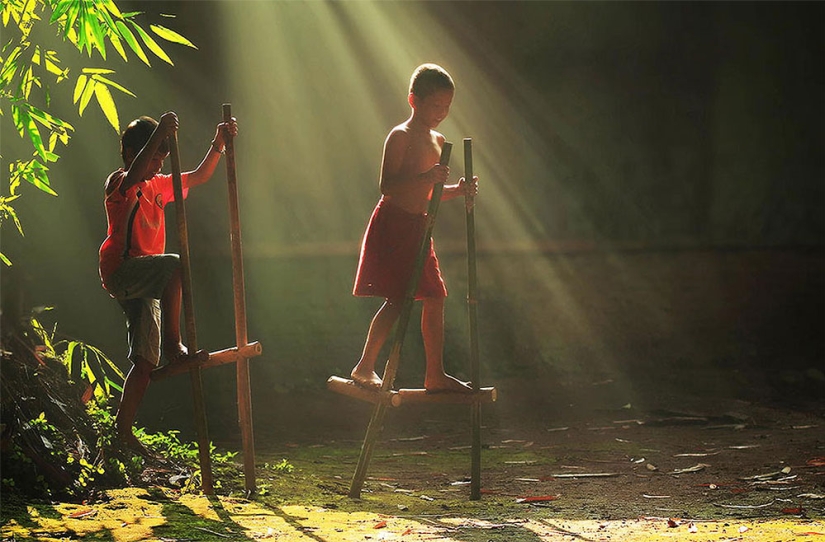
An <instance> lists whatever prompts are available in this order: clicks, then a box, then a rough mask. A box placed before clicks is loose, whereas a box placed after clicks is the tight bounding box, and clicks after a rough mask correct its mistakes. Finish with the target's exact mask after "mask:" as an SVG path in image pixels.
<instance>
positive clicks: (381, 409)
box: [349, 141, 453, 499]
mask: <svg viewBox="0 0 825 542" xmlns="http://www.w3.org/2000/svg"><path fill="white" fill-rule="evenodd" d="M452 148H453V144H452V143H450V142H447V141H445V142H444V146H443V147H442V149H441V158H440V159H439V163H440V164H443V165H447V164H449V162H450V153H451V151H452ZM443 190H444V183H438V184H436V185H434V186H433V193H432V196H431V197H430V204H429V207H428V208H427V223H426V227H425V231H424V235H423V237H422V239H421V246H420V248H419V251H418V256H417V258H416V260H415V268H414V269H413V273H412V277H411V278H410V284H409V285H408V287H407V292H406V296H405V297H404V304H403V305H402V307H401V313H400V314H399V316H398V323H397V324H396V328H395V338H394V340H393V344H392V348H391V349H390V357H389V359H388V360H387V365H386V367H385V368H384V376H383V382H382V384H381V391H382V392H384V393H389V392H390V391H391V390H392V387H393V383H394V382H395V375H396V373H397V372H398V362H399V360H400V358H401V347H402V346H403V344H404V335H405V334H406V332H407V325H408V324H409V321H410V313H411V312H412V306H413V302H414V301H415V292H416V291H417V290H418V281H419V279H420V278H421V271H422V269H423V268H424V258H425V256H426V255H427V253H428V251H429V248H430V240H431V239H432V234H433V227H434V226H435V219H436V215H437V214H438V206H439V204H440V203H441V194H442V192H443ZM386 409H387V405H386V403H385V402H383V401H382V402H378V403H376V404H375V408H374V409H373V412H372V417H371V418H370V423H369V425H368V426H367V434H366V435H365V436H364V444H363V445H362V446H361V455H360V457H359V458H358V466H357V467H356V468H355V474H354V475H353V477H352V483H351V484H350V489H349V497H350V498H351V499H358V498H360V497H361V488H362V487H363V485H364V479H365V478H366V476H367V467H368V466H369V462H370V459H372V452H373V448H374V447H375V441H376V439H377V438H378V434H379V433H380V431H381V424H382V423H383V420H384V414H385V412H386Z"/></svg>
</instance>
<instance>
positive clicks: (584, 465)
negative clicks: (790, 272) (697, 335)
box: [2, 396, 825, 542]
mask: <svg viewBox="0 0 825 542" xmlns="http://www.w3.org/2000/svg"><path fill="white" fill-rule="evenodd" d="M511 397H512V396H511ZM314 399H318V398H317V397H316V398H308V402H312V401H313V400H314ZM523 399H524V400H525V401H529V400H530V398H529V397H524V398H523ZM328 400H329V401H330V402H332V403H335V401H337V399H334V398H333V399H328ZM296 401H297V399H296ZM316 403H317V401H316ZM341 404H345V403H341ZM336 405H338V406H339V408H336ZM303 406H306V408H305V409H303V410H301V411H302V412H304V413H307V412H309V411H310V410H311V409H310V407H309V406H307V405H303ZM316 406H318V405H317V404H316ZM499 406H500V407H502V410H507V408H508V407H507V405H506V403H505V404H502V405H499ZM510 406H513V405H510ZM595 406H598V405H594V407H595ZM731 406H735V407H736V408H735V409H733V410H735V412H734V411H733V410H732V409H731ZM318 408H319V410H322V411H325V412H327V413H329V412H337V413H338V414H339V415H340V417H350V418H352V417H353V412H356V414H357V413H358V412H361V410H363V409H359V408H355V409H354V410H347V409H346V408H343V409H342V408H340V404H338V403H335V404H325V405H320V406H319V407H318ZM496 408H497V407H496V406H492V407H491V408H489V409H488V411H489V415H488V416H487V418H486V420H485V428H484V432H483V435H484V450H483V454H482V457H483V463H482V467H483V470H482V499H481V500H480V501H470V500H469V499H468V497H469V485H468V478H467V476H468V473H469V471H470V459H469V458H470V456H469V450H468V447H467V445H468V443H469V434H468V428H467V427H466V425H467V424H466V423H464V420H463V419H462V417H460V416H455V413H454V412H452V413H451V412H449V411H445V410H444V409H420V410H417V411H415V412H406V413H402V412H395V411H393V412H392V413H391V415H390V416H388V418H387V420H388V422H387V423H388V425H387V426H385V430H384V433H383V434H382V438H381V441H380V442H379V443H378V444H377V446H376V449H375V453H374V456H373V459H372V462H371V463H370V467H369V476H368V479H367V480H366V483H365V485H364V489H363V491H362V494H361V498H360V499H350V498H349V497H348V496H347V493H348V490H349V485H350V480H351V477H352V474H353V472H354V470H355V465H356V463H357V460H358V454H359V451H360V446H361V441H360V437H361V436H362V434H363V428H360V427H357V426H358V424H357V423H355V422H354V421H353V423H352V424H351V425H350V426H345V425H344V424H342V423H341V419H340V418H336V419H327V420H325V421H321V420H316V419H314V418H312V419H311V423H310V420H307V419H303V420H302V421H301V423H300V424H296V425H302V426H304V427H306V426H307V424H309V425H311V426H312V427H311V430H309V431H307V432H306V433H304V434H302V433H301V431H299V430H298V429H297V428H295V427H293V428H289V430H287V428H285V427H277V428H273V429H272V431H270V432H267V431H266V430H261V431H259V435H258V436H257V440H258V442H257V443H256V466H257V469H256V476H257V492H256V493H255V494H253V495H251V496H247V495H246V493H245V491H244V487H243V474H242V472H241V469H240V468H237V469H229V470H223V469H222V470H221V471H220V472H216V477H215V478H216V482H217V484H216V488H215V492H216V495H215V496H210V497H206V496H203V495H198V494H185V493H181V492H180V490H178V489H175V488H173V487H171V485H170V486H168V487H160V486H151V487H142V488H124V489H118V490H111V491H107V492H105V494H104V497H103V498H101V499H99V500H97V501H95V502H87V503H25V504H24V503H21V502H14V501H8V500H7V499H5V498H4V501H3V510H2V515H3V530H2V536H3V538H4V539H5V540H12V539H13V540H46V541H58V540H60V541H63V540H80V539H82V540H107V541H108V540H111V541H124V542H125V541H133V540H134V541H136V540H163V541H167V542H169V541H180V542H182V541H191V540H198V541H201V540H210V541H211V540H215V541H219V540H258V539H272V540H280V541H300V542H312V541H316V542H318V541H323V542H338V541H342V542H343V541H355V540H358V541H376V540H404V541H418V540H422V541H423V540H442V541H454V542H490V541H494V542H498V541H505V540H506V541H512V542H534V541H552V540H569V541H571V542H572V541H580V540H589V541H595V540H609V541H616V540H622V541H628V542H635V541H647V540H689V541H697V542H698V541H702V542H705V541H712V542H715V541H723V540H724V541H730V540H749V541H750V540H753V541H771V542H774V541H791V540H825V499H824V498H823V494H825V467H823V463H822V461H823V456H825V442H824V441H823V436H822V435H823V434H822V431H821V428H822V427H823V423H822V417H821V415H818V414H815V413H810V412H809V413H805V412H801V411H798V410H795V411H787V410H781V409H778V408H769V407H764V406H758V405H755V404H746V403H737V404H735V405H730V404H727V405H720V404H715V405H710V404H707V405H706V408H705V410H704V411H703V412H698V411H697V409H696V408H691V409H687V408H686V412H682V413H673V412H672V411H671V413H670V414H664V413H662V412H661V411H655V412H654V411H653V410H651V409H641V408H637V407H633V406H631V407H629V408H624V409H622V408H620V409H618V410H612V411H611V410H603V409H600V408H591V409H577V410H576V412H575V413H572V412H571V413H569V415H568V416H561V415H559V416H556V417H554V418H553V420H552V422H551V421H549V420H544V419H538V420H536V419H529V417H524V412H529V411H530V410H529V409H524V408H521V407H519V408H515V409H514V410H513V411H515V412H520V413H521V414H520V415H521V416H522V417H521V418H520V419H519V420H518V423H515V421H514V420H511V419H508V417H507V415H506V414H505V413H504V412H499V413H496V412H495V410H496ZM298 410H300V409H298ZM687 410H689V412H687ZM543 412H546V410H544V411H543ZM686 413H689V414H690V416H686V415H676V414H686ZM355 418H356V419H359V418H358V416H355ZM734 422H735V423H734ZM365 423H366V419H364V424H365ZM324 424H327V425H324ZM336 427H337V429H335V428H336ZM282 433H285V434H289V435H290V437H291V438H290V439H289V440H287V439H285V438H281V437H279V435H280V434H282ZM322 434H323V435H324V436H323V437H320V436H319V435H322ZM302 435H303V436H302ZM225 446H229V447H231V446H232V444H231V443H226V444H225ZM284 460H286V462H284ZM287 464H288V465H289V466H291V467H292V468H291V469H289V468H288V467H287V466H286V465H287ZM680 470H686V472H680ZM783 470H784V471H783ZM755 477H761V479H760V478H755ZM529 497H533V498H536V497H545V498H546V500H538V501H534V502H525V501H524V500H523V499H525V498H529Z"/></svg>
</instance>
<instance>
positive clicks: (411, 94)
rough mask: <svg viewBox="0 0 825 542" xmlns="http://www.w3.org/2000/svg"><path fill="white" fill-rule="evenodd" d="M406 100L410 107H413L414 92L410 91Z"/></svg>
mask: <svg viewBox="0 0 825 542" xmlns="http://www.w3.org/2000/svg"><path fill="white" fill-rule="evenodd" d="M407 102H408V103H409V104H410V107H412V108H413V109H415V94H413V93H412V92H410V95H409V96H407Z"/></svg>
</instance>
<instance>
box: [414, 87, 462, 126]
mask: <svg viewBox="0 0 825 542" xmlns="http://www.w3.org/2000/svg"><path fill="white" fill-rule="evenodd" d="M454 94H455V91H453V90H448V89H443V90H436V91H435V92H433V93H432V94H429V95H428V96H426V97H425V98H419V97H418V96H416V95H414V94H413V95H411V96H410V105H412V107H413V110H414V111H415V116H416V118H418V119H419V120H421V121H422V122H423V123H424V124H425V125H426V126H427V127H428V128H430V129H433V128H436V127H437V126H438V125H439V124H441V121H443V120H444V119H446V118H447V115H448V114H449V113H450V105H451V104H452V103H453V95H454Z"/></svg>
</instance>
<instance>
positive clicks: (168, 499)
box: [2, 488, 825, 542]
mask: <svg viewBox="0 0 825 542" xmlns="http://www.w3.org/2000/svg"><path fill="white" fill-rule="evenodd" d="M106 495H107V497H108V500H105V499H104V500H102V501H101V502H97V503H94V504H89V505H87V504H65V503H56V504H39V505H37V506H33V505H28V506H27V507H26V510H25V513H21V514H17V515H15V517H14V519H10V520H8V521H6V523H5V524H4V525H3V527H2V536H3V540H4V541H5V540H40V541H55V542H56V541H65V540H77V539H82V540H107V541H109V540H110V541H115V542H132V541H147V540H148V541H153V540H154V541H164V542H179V541H180V542H182V541H184V540H187V541H189V540H198V541H213V540H214V541H223V540H267V539H271V540H278V541H284V542H293V541H294V542H313V541H314V542H318V541H323V542H355V541H386V540H399V541H410V542H415V541H423V540H427V541H443V542H468V541H479V542H481V541H483V542H488V541H496V542H497V541H505V540H506V541H510V542H543V541H563V540H568V541H616V540H621V541H625V542H643V541H654V540H656V541H659V540H686V541H696V542H700V541H701V542H717V541H718V542H722V541H726V542H727V541H736V540H742V541H756V542H759V541H765V542H775V541H791V540H802V541H804V540H811V541H816V540H825V522H823V521H820V520H806V519H804V518H803V519H800V518H792V519H774V520H739V519H736V520H734V519H722V520H711V521H683V520H679V519H677V518H634V519H624V520H609V521H599V520H565V519H558V518H536V517H531V518H527V517H523V518H516V517H514V518H508V519H500V520H496V521H492V520H486V519H481V518H472V517H455V516H448V515H444V516H439V515H420V516H404V514H403V511H401V510H399V514H398V515H391V514H378V513H373V512H368V511H344V510H338V509H334V508H327V507H311V506H300V505H284V506H267V505H265V504H261V503H258V502H254V501H248V500H246V499H240V498H234V497H226V496H221V497H206V496H198V495H183V496H180V495H177V494H176V493H174V492H170V491H165V490H161V489H159V488H155V489H150V490H146V489H138V488H129V489H122V490H112V491H109V492H107V494H106ZM479 511H480V512H484V510H483V508H479ZM479 515H486V514H485V513H481V514H479Z"/></svg>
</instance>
